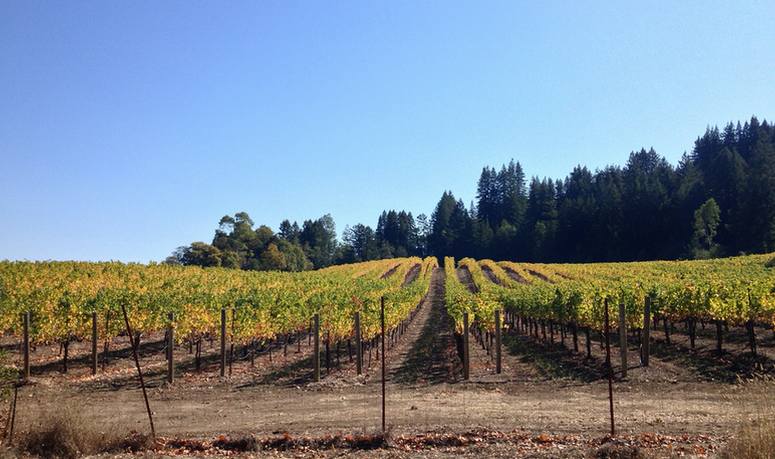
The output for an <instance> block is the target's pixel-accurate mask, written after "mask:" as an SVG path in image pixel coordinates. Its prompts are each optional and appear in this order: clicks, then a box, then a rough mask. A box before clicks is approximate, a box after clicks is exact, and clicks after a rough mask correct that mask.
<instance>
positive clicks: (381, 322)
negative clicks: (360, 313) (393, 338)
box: [380, 296, 386, 435]
mask: <svg viewBox="0 0 775 459" xmlns="http://www.w3.org/2000/svg"><path fill="white" fill-rule="evenodd" d="M380 305H381V307H380V324H381V327H382V435H385V431H386V430H385V297H384V296H383V297H382V298H381V299H380Z"/></svg>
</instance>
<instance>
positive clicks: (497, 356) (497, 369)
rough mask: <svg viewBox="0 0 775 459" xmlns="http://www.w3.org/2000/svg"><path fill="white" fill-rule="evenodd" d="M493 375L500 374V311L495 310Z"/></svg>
mask: <svg viewBox="0 0 775 459" xmlns="http://www.w3.org/2000/svg"><path fill="white" fill-rule="evenodd" d="M495 373H497V374H501V311H500V309H496V310H495Z"/></svg>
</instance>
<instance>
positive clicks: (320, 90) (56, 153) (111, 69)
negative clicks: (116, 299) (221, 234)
mask: <svg viewBox="0 0 775 459" xmlns="http://www.w3.org/2000/svg"><path fill="white" fill-rule="evenodd" d="M773 44H775V3H773V2H771V1H769V2H758V3H745V4H740V3H737V2H735V3H730V2H726V1H721V2H711V1H696V2H683V1H680V2H677V1H665V2H633V3H631V4H628V5H624V4H623V2H600V3H593V2H570V1H561V2H543V1H541V2H527V1H525V2H519V1H505V2H500V3H495V2H464V3H457V2H449V1H439V2H426V1H405V2H404V1H375V2H362V1H357V2H355V1H341V2H340V1H336V2H334V1H330V2H322V1H308V2H293V1H285V0H283V1H250V2H156V1H153V2H102V1H99V2H98V1H95V2H90V3H83V2H70V1H67V2H30V1H18V2H17V1H10V0H6V1H3V2H2V4H0V161H1V162H0V164H2V166H1V167H0V218H1V219H2V220H0V259H79V260H110V259H114V260H122V261H141V262H146V261H149V260H161V259H163V258H164V257H165V256H166V255H168V254H169V253H170V252H171V251H172V250H173V249H174V248H175V247H177V246H179V245H183V244H187V243H189V242H191V241H194V240H204V241H208V242H209V241H210V239H211V238H212V234H213V230H214V229H215V227H216V225H217V222H218V220H219V219H220V217H221V216H222V215H224V214H227V213H229V214H232V213H234V212H237V211H241V210H245V211H247V212H248V213H250V215H251V216H252V217H253V219H254V220H255V221H257V222H261V223H267V224H269V225H270V226H272V227H273V228H274V229H276V228H277V226H278V225H279V223H280V221H281V220H282V219H283V218H290V219H295V220H299V221H301V220H303V219H306V218H313V217H318V216H320V215H322V214H324V213H331V214H332V215H333V217H334V219H335V220H336V223H337V229H338V230H339V231H341V230H342V229H344V226H345V225H346V224H350V225H352V224H354V223H358V222H363V223H366V224H370V225H372V226H373V225H375V224H376V218H377V215H378V213H379V212H380V211H381V210H382V209H388V208H397V209H406V210H410V211H412V212H414V213H415V214H417V213H420V212H425V213H428V214H429V213H430V212H431V211H432V209H433V206H434V205H435V203H436V202H437V200H438V198H439V197H440V195H441V193H442V192H443V191H444V190H445V189H451V190H452V191H453V192H454V193H455V195H456V196H458V197H462V198H463V199H464V200H465V201H466V202H470V200H471V199H472V198H473V197H474V194H475V187H476V180H477V178H478V176H479V173H480V172H481V168H482V166H484V165H500V164H501V163H503V162H506V161H508V160H509V158H515V159H516V160H519V161H521V162H522V164H523V166H524V167H525V169H526V172H527V173H528V175H540V176H551V177H555V178H557V177H564V176H565V175H566V174H567V173H568V172H569V171H570V170H571V168H572V167H573V166H574V165H576V164H579V163H582V164H586V165H588V166H589V167H590V168H592V169H595V168H598V167H602V166H604V165H607V164H623V163H624V162H625V161H626V158H627V155H628V153H629V152H630V151H632V150H634V149H640V148H641V147H646V148H648V147H651V146H653V147H654V148H655V149H656V150H657V152H658V153H660V154H662V155H664V156H666V157H667V158H668V159H669V160H670V161H671V162H673V163H675V162H676V161H677V160H678V158H679V157H680V155H681V154H682V153H683V152H684V151H686V150H689V149H690V148H691V145H692V142H693V140H694V139H695V138H696V136H698V135H700V134H701V133H702V132H703V131H704V129H705V127H706V126H707V125H708V124H710V125H714V124H723V123H725V122H726V121H728V120H737V119H747V118H749V117H750V116H751V115H752V114H756V115H757V116H759V117H760V118H767V119H769V120H772V119H773V118H775V112H774V111H773V109H774V108H775V48H774V47H773Z"/></svg>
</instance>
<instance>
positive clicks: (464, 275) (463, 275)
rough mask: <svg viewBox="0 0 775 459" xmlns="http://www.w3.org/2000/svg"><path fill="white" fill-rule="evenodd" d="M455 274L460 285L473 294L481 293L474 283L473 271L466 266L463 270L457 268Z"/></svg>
mask: <svg viewBox="0 0 775 459" xmlns="http://www.w3.org/2000/svg"><path fill="white" fill-rule="evenodd" d="M455 272H456V274H457V278H458V280H459V281H460V283H462V284H463V285H465V286H466V287H468V290H470V291H471V293H477V292H478V291H479V288H478V287H477V286H476V283H475V282H474V278H473V277H472V276H471V271H469V270H468V268H466V267H465V266H464V267H462V268H457V270H456V271H455Z"/></svg>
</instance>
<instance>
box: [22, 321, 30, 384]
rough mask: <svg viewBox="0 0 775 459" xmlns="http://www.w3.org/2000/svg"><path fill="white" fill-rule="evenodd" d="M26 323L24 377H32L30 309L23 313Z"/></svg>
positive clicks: (24, 322)
mask: <svg viewBox="0 0 775 459" xmlns="http://www.w3.org/2000/svg"><path fill="white" fill-rule="evenodd" d="M22 322H23V325H24V344H23V346H24V349H23V352H24V379H25V380H28V379H30V311H27V312H25V313H24V314H23V315H22Z"/></svg>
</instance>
